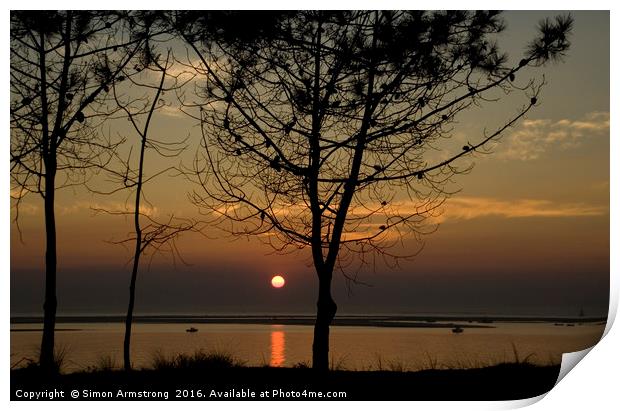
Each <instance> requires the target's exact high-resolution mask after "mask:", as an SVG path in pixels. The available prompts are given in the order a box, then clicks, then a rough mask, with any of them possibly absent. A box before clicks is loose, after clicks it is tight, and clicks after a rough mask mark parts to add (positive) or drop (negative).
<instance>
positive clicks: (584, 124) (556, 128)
mask: <svg viewBox="0 0 620 411" xmlns="http://www.w3.org/2000/svg"><path fill="white" fill-rule="evenodd" d="M604 136H607V137H608V136H609V112H592V113H589V114H587V115H586V116H584V118H582V119H580V120H569V119H562V120H558V121H553V120H550V119H537V120H524V121H523V122H522V123H521V126H520V127H519V128H518V129H517V130H516V131H515V132H514V133H512V134H510V135H509V136H507V138H506V139H505V140H504V141H503V142H502V143H500V145H499V147H498V152H497V155H498V157H499V158H503V159H506V160H522V161H528V160H536V159H538V158H540V157H541V156H542V155H543V154H544V153H545V152H547V151H551V150H557V149H559V150H567V149H571V148H576V147H579V146H580V145H581V144H583V142H584V140H586V139H589V138H593V137H604Z"/></svg>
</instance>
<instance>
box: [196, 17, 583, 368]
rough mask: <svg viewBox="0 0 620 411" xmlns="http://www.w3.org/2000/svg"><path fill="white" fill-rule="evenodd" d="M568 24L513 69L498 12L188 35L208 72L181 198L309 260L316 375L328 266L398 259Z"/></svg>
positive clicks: (322, 358)
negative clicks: (499, 41) (483, 128)
mask: <svg viewBox="0 0 620 411" xmlns="http://www.w3.org/2000/svg"><path fill="white" fill-rule="evenodd" d="M571 28H572V18H571V17H570V16H558V17H556V18H555V19H553V20H545V21H544V22H542V23H541V24H540V26H539V33H538V35H537V37H536V38H535V39H534V40H533V41H532V42H531V43H530V44H529V45H528V47H527V50H526V52H525V55H524V56H523V58H522V59H521V60H520V61H519V63H518V64H516V65H514V66H511V65H509V64H508V58H507V55H506V54H504V53H502V52H501V51H500V50H499V48H498V46H497V45H496V44H495V43H494V42H493V38H494V35H496V34H497V33H499V32H501V31H502V30H503V29H504V23H503V20H502V18H501V16H500V14H499V13H496V12H480V11H477V12H462V11H454V12H421V11H419V12H418V11H414V12H403V11H350V12H321V11H317V12H314V11H306V12H298V13H295V14H291V15H286V16H285V17H284V18H282V19H280V20H279V21H278V23H277V25H276V27H275V28H274V29H273V30H272V32H271V33H269V35H268V36H267V37H266V38H264V39H257V41H255V42H247V41H245V40H243V39H241V40H235V39H234V38H226V37H225V36H221V37H219V38H216V39H215V41H210V42H207V43H203V42H202V41H201V40H203V38H200V37H197V38H196V37H194V38H192V37H186V38H185V39H186V40H187V41H188V43H189V44H190V46H191V48H192V49H193V50H194V52H195V53H196V55H197V56H198V58H199V62H198V63H196V64H195V66H196V70H197V71H198V72H199V73H201V74H203V75H204V81H203V83H200V84H199V85H198V86H197V87H196V90H195V94H196V96H195V98H194V101H191V100H192V99H191V98H187V99H186V101H185V111H186V112H187V113H188V114H190V115H194V116H195V118H196V119H197V120H199V121H200V125H201V129H202V144H201V145H202V148H201V150H200V152H199V153H198V155H197V157H196V160H195V163H194V167H193V173H192V174H191V175H192V176H193V179H194V181H195V182H196V183H197V184H199V189H196V190H195V191H194V193H193V196H192V199H193V201H194V202H195V203H196V204H198V205H199V206H201V207H205V208H206V209H208V210H210V212H211V213H213V215H215V216H217V217H218V221H219V222H220V223H221V224H222V226H223V227H226V228H228V229H229V230H230V231H231V232H232V233H233V234H238V235H256V236H259V238H261V239H263V240H265V241H267V242H268V243H269V244H271V245H272V246H273V247H275V248H276V249H277V250H279V251H289V250H295V249H303V248H310V250H311V254H312V263H313V265H314V268H315V270H316V274H317V278H318V299H317V314H316V322H315V327H314V342H313V349H312V350H313V357H312V358H313V368H315V369H327V367H328V353H329V326H330V324H331V322H332V320H333V318H334V316H335V314H336V310H337V306H336V303H335V302H334V300H333V298H332V294H331V282H332V276H333V273H334V270H335V269H336V268H338V267H339V268H340V269H341V270H342V271H343V272H344V269H345V268H346V266H347V265H348V264H349V263H351V262H352V261H354V258H355V257H360V259H359V260H358V261H361V262H362V264H364V263H366V262H368V261H369V260H368V256H377V255H380V256H384V257H394V258H397V257H398V255H396V254H392V253H390V252H389V251H388V250H389V248H390V247H391V246H393V245H394V244H395V242H397V241H399V239H400V238H402V235H403V234H404V233H414V234H416V235H418V234H420V233H421V232H423V231H424V229H425V219H426V218H427V217H428V216H430V215H433V213H434V211H435V210H437V207H439V206H440V205H441V204H442V202H443V200H444V199H445V198H446V196H447V195H449V192H448V191H447V190H446V189H445V188H446V186H447V183H448V181H449V179H450V178H451V177H452V176H454V175H455V174H456V173H459V172H463V171H465V170H466V169H467V168H462V167H459V166H458V165H457V164H456V161H457V160H458V159H461V158H463V157H466V156H472V155H473V154H474V153H480V152H486V151H487V149H488V143H490V142H492V141H494V140H496V139H497V138H498V137H500V135H501V134H502V133H503V132H504V131H505V130H506V129H508V128H509V127H511V126H513V125H514V124H515V123H516V122H517V121H518V120H519V119H521V118H523V116H524V115H525V114H526V113H528V112H529V111H530V110H531V109H532V107H534V106H535V105H537V104H538V96H539V91H540V88H541V86H542V83H543V81H541V80H538V81H537V80H535V79H526V80H522V81H518V80H517V76H518V75H519V74H520V73H521V72H522V71H523V70H524V68H526V67H530V68H535V67H539V66H541V65H543V64H545V63H546V62H548V61H550V60H556V59H559V58H561V57H562V56H563V54H564V53H565V51H566V50H567V49H568V48H569V45H570V44H569V41H568V35H569V34H570V32H571ZM233 37H234V36H233ZM211 40H212V39H211ZM512 91H519V92H522V93H523V94H524V95H525V98H526V100H525V103H524V105H523V106H521V107H519V108H518V110H517V111H516V113H515V114H514V115H512V116H511V117H508V118H507V119H506V120H505V121H504V122H503V123H502V125H501V126H499V127H498V128H497V129H496V130H495V131H493V132H490V133H485V134H484V135H481V136H479V137H477V138H475V139H474V138H473V137H471V139H470V140H469V141H468V142H467V143H466V144H463V143H462V142H461V143H458V141H457V142H455V141H454V139H453V138H452V137H453V134H452V132H453V129H454V125H455V124H456V118H457V116H458V114H459V113H461V112H463V111H465V110H467V109H469V108H471V107H472V106H474V105H483V104H484V103H487V102H493V101H496V100H498V99H499V97H501V96H502V95H503V94H508V93H510V92H512ZM498 96H499V97H498ZM196 108H199V110H196ZM231 220H232V221H233V222H234V224H232V225H231V224H230V221H231Z"/></svg>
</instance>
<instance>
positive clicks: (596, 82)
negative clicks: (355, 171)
mask: <svg viewBox="0 0 620 411" xmlns="http://www.w3.org/2000/svg"><path fill="white" fill-rule="evenodd" d="M559 13H561V12H541V11H537V12H516V11H515V12H507V13H506V14H505V17H506V21H507V25H508V27H507V30H506V32H505V33H503V34H502V35H501V37H500V38H499V44H500V46H501V47H502V48H503V49H504V50H506V51H507V52H508V53H509V55H510V57H511V61H518V60H519V59H520V56H521V53H522V51H523V47H524V45H525V44H526V43H527V41H528V40H529V39H531V38H532V37H533V35H534V34H535V27H536V24H537V22H538V21H539V20H540V19H541V18H543V17H545V16H553V15H555V14H559ZM572 14H573V16H574V17H575V28H574V31H573V37H572V47H571V49H570V51H569V52H568V55H567V57H566V58H565V60H564V61H563V62H562V63H558V64H550V65H548V66H546V67H544V68H543V69H542V70H541V71H540V72H542V73H544V74H545V79H546V81H547V85H546V86H545V88H544V89H543V91H542V95H541V98H540V100H541V104H540V105H539V106H538V107H536V108H535V110H533V111H532V112H530V113H529V114H528V116H527V117H526V119H524V120H523V121H522V122H521V123H520V124H519V125H518V126H517V127H515V128H513V129H511V130H509V131H508V132H507V133H506V134H505V136H504V137H503V138H502V140H501V141H500V142H499V143H498V144H497V145H496V146H495V147H494V148H493V153H492V154H490V155H485V156H482V155H477V156H476V157H475V158H474V162H475V167H474V168H473V170H472V171H471V172H470V173H469V174H466V175H460V176H457V178H456V181H455V187H457V188H459V189H460V191H459V192H458V193H457V194H455V195H454V196H453V197H452V198H451V199H449V200H448V201H447V203H446V204H445V206H444V209H443V213H442V215H441V216H440V217H438V218H437V219H436V222H437V223H438V224H439V226H438V228H437V230H436V231H435V232H434V233H433V234H431V235H428V236H425V237H424V248H423V250H422V251H421V253H419V255H418V256H417V257H416V258H415V259H413V260H410V261H401V262H400V264H399V266H398V267H391V266H387V265H385V264H384V263H382V262H381V261H378V262H377V263H376V264H374V265H370V266H366V267H364V268H362V269H361V271H360V272H359V277H358V278H359V280H360V282H363V283H364V284H356V285H351V284H348V283H347V282H346V281H345V279H344V277H343V276H342V275H341V274H337V275H336V276H335V279H334V284H333V290H334V295H335V300H336V302H337V303H338V306H339V313H369V314H370V313H409V314H419V313H477V314H513V315H577V314H578V313H579V311H580V309H581V308H583V310H584V312H585V313H586V315H604V314H605V313H606V312H607V305H608V300H607V298H608V294H609V144H610V142H609V137H610V136H609V80H610V72H609V13H607V12H573V13H572ZM165 98H168V97H165ZM516 99H517V97H516V96H511V97H509V98H508V99H506V100H505V102H503V103H501V104H496V105H486V106H484V107H483V108H481V109H476V110H472V111H470V112H468V113H467V114H466V115H464V116H462V118H460V120H459V124H457V126H456V129H455V133H454V134H455V139H456V140H457V141H461V140H462V141H468V139H475V138H472V136H478V135H480V133H481V132H482V131H483V129H484V128H485V127H487V128H488V129H492V128H493V126H494V125H495V126H496V125H499V124H501V122H502V121H503V120H504V119H505V118H506V117H507V116H508V115H510V114H511V113H512V112H513V111H512V110H514V109H515V107H517V104H518V103H519V102H518V101H517V100H516ZM170 101H171V107H169V108H168V109H166V110H164V111H163V112H161V113H159V114H157V115H156V117H155V118H154V123H153V127H152V128H153V130H154V131H155V132H156V134H157V136H160V137H161V138H184V137H185V136H187V135H189V138H190V140H189V141H191V142H194V143H195V141H196V137H197V136H198V131H199V130H198V128H197V127H196V124H195V122H194V121H193V120H191V119H189V118H187V117H185V116H183V115H182V113H180V112H179V111H178V110H177V109H175V106H174V102H173V100H172V99H170ZM118 127H119V130H120V131H121V132H126V130H125V129H124V128H123V126H118ZM193 150H195V145H193V146H191V147H190V148H189V149H188V151H187V152H186V153H185V154H184V157H183V160H184V161H190V160H191V157H192V155H193ZM162 166H163V165H162V164H161V162H157V161H156V160H154V161H153V162H152V163H149V158H147V170H149V171H150V172H151V173H153V172H155V171H156V170H157V169H158V168H161V167H162ZM97 178H101V177H97ZM190 190H192V187H191V185H189V184H187V183H186V182H185V181H183V180H182V179H179V178H178V177H173V176H162V177H161V178H158V179H157V181H156V182H155V183H152V184H150V185H148V186H147V187H146V192H147V195H148V198H149V200H150V202H151V206H150V207H151V210H150V212H152V213H154V215H157V216H165V215H168V214H170V213H174V215H176V216H195V215H196V214H197V210H196V208H195V207H194V206H193V205H192V204H191V203H190V202H189V201H188V199H187V192H188V191H190ZM126 200H127V197H123V196H112V197H103V196H97V195H93V194H90V193H87V192H85V191H84V190H81V189H79V188H78V189H66V190H62V191H59V193H58V202H57V206H56V210H57V231H58V252H59V254H58V255H59V257H58V261H59V265H58V301H59V305H58V312H59V314H121V313H123V312H124V310H125V307H126V304H127V290H128V284H129V275H130V269H131V266H130V264H129V263H130V259H131V251H130V248H127V249H126V248H123V247H122V246H119V245H115V244H113V242H114V241H118V240H119V239H123V238H125V236H126V235H127V234H128V233H129V232H130V230H131V220H130V219H125V218H123V217H119V216H110V215H105V214H102V213H96V212H94V211H93V209H96V208H106V209H122V208H124V207H125V202H126ZM20 213H21V216H20V227H21V239H20V236H19V233H18V232H17V230H16V226H15V225H14V224H12V225H11V242H10V255H11V313H12V315H20V314H34V315H37V314H40V313H41V312H42V302H43V287H44V231H43V213H42V202H41V201H40V199H38V198H35V197H32V198H31V199H29V200H28V201H27V202H25V203H24V204H23V207H22V209H21V211H20ZM417 246H418V245H417V244H416V243H415V241H414V240H413V238H411V237H410V236H405V237H404V238H403V245H402V249H403V250H404V251H407V250H416V249H417ZM178 248H179V250H180V251H181V255H182V256H183V261H184V262H181V261H177V262H176V264H174V263H173V261H172V259H171V258H170V257H166V256H155V257H154V258H153V260H152V261H150V265H149V264H148V263H149V259H147V261H146V263H145V264H143V266H142V269H141V272H140V274H139V278H138V291H137V305H136V312H137V313H144V314H147V313H193V314H215V313H245V314H257V313H308V314H309V313H312V312H314V309H315V300H316V292H315V290H316V275H315V274H314V272H313V269H312V267H311V265H310V260H309V258H308V253H307V250H302V251H300V252H298V253H295V254H288V255H280V254H277V253H275V252H274V251H273V250H272V249H270V248H269V246H267V245H265V244H263V243H261V242H260V241H259V240H258V239H256V238H236V239H231V238H228V237H226V236H225V233H223V232H222V231H219V230H217V229H216V228H214V227H207V228H206V229H205V232H204V235H198V234H192V233H188V234H186V235H184V236H183V237H181V238H180V240H179V241H178ZM275 274H281V275H283V276H284V277H285V278H286V281H287V283H286V286H285V287H283V288H281V289H277V290H276V289H273V288H272V287H271V286H270V283H269V281H270V279H271V277H272V276H273V275H275ZM348 274H350V273H348Z"/></svg>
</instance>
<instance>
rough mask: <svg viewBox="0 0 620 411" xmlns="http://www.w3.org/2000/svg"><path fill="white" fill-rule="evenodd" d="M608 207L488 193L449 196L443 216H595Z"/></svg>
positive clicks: (469, 218) (470, 217)
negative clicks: (511, 197)
mask: <svg viewBox="0 0 620 411" xmlns="http://www.w3.org/2000/svg"><path fill="white" fill-rule="evenodd" d="M607 212H608V208H607V207H604V206H596V205H590V204H584V203H557V202H553V201H549V200H537V199H517V200H499V199H495V198H488V197H455V198H452V199H450V200H448V203H447V204H446V207H445V211H444V213H443V214H442V215H441V216H440V217H439V219H440V220H442V221H445V220H471V219H474V218H482V217H492V216H496V217H504V218H525V217H548V218H558V217H593V216H600V215H604V214H606V213H607Z"/></svg>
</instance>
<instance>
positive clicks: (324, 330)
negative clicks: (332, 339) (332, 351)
mask: <svg viewBox="0 0 620 411" xmlns="http://www.w3.org/2000/svg"><path fill="white" fill-rule="evenodd" d="M331 282H332V276H331V273H327V272H322V273H319V298H318V301H317V303H316V308H317V311H316V321H315V323H314V341H313V343H312V368H313V369H315V370H319V371H327V370H328V369H329V327H330V325H331V323H332V321H333V319H334V317H335V316H336V311H337V309H338V306H337V305H336V303H335V302H334V300H333V299H332V295H331V294H332V293H331Z"/></svg>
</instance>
